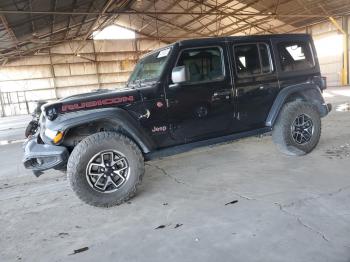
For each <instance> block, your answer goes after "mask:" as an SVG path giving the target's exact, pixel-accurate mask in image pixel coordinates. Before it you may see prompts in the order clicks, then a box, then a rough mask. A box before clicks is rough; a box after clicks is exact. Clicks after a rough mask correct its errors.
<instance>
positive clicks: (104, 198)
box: [67, 132, 145, 207]
mask: <svg viewBox="0 0 350 262" xmlns="http://www.w3.org/2000/svg"><path fill="white" fill-rule="evenodd" d="M110 149H111V150H118V151H119V152H122V154H123V155H124V156H125V158H126V159H127V161H128V163H129V166H130V173H129V177H128V179H127V180H126V182H125V183H124V184H123V185H122V186H121V187H120V188H119V189H118V190H117V191H115V192H112V193H101V192H98V191H96V190H94V189H93V188H92V187H91V186H90V185H89V183H88V181H87V179H86V167H87V165H88V162H89V161H90V159H91V158H92V157H93V156H94V155H95V154H97V153H98V152H100V151H103V150H110ZM144 170H145V169H144V159H143V156H142V153H141V151H140V149H139V148H138V146H137V145H136V144H135V143H134V142H133V141H131V140H130V139H129V138H128V137H126V136H124V135H122V134H119V133H115V132H99V133H96V134H93V135H90V136H88V137H87V138H85V139H84V140H82V141H81V142H80V143H79V144H78V145H77V146H76V147H75V148H74V150H73V151H72V153H71V155H70V157H69V160H68V164H67V177H68V180H69V182H70V185H71V187H72V189H73V191H74V192H75V193H76V195H77V196H78V197H79V198H80V199H81V200H82V201H83V202H85V203H87V204H89V205H92V206H97V207H112V206H115V205H120V204H122V203H123V202H125V201H128V200H129V199H130V198H132V197H133V196H134V195H135V194H136V191H137V187H138V186H139V185H140V184H141V181H142V177H143V175H144Z"/></svg>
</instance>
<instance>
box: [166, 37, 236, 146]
mask: <svg viewBox="0 0 350 262" xmlns="http://www.w3.org/2000/svg"><path fill="white" fill-rule="evenodd" d="M175 66H185V68H186V71H187V75H188V79H187V81H186V82H184V83H181V84H177V85H171V84H170V85H169V87H166V99H167V106H168V120H169V125H170V133H171V135H172V137H173V139H174V141H176V143H184V142H189V141H195V140H202V139H206V138H210V137H213V136H219V135H223V134H226V133H227V132H229V127H230V124H231V123H232V121H233V117H234V106H233V87H232V83H231V78H230V69H229V66H228V61H227V55H226V46H225V44H222V45H217V46H211V47H200V48H188V49H186V48H185V49H183V50H181V51H180V53H179V57H178V59H177V61H176V63H175ZM169 79H170V76H169ZM170 82H171V81H170Z"/></svg>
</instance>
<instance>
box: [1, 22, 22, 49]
mask: <svg viewBox="0 0 350 262" xmlns="http://www.w3.org/2000/svg"><path fill="white" fill-rule="evenodd" d="M0 20H1V23H2V24H3V25H4V27H5V30H6V31H7V33H8V34H9V36H10V38H11V39H12V42H13V45H14V47H15V48H16V49H17V51H18V52H19V51H20V50H19V47H18V39H17V37H16V35H15V33H14V32H13V31H12V29H11V28H10V26H9V24H8V22H7V19H6V17H5V16H4V15H0Z"/></svg>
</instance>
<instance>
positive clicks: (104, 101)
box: [42, 88, 141, 120]
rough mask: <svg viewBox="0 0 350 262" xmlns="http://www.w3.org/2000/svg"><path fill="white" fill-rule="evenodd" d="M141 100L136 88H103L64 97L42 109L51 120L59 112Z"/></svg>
mask: <svg viewBox="0 0 350 262" xmlns="http://www.w3.org/2000/svg"><path fill="white" fill-rule="evenodd" d="M139 100H141V95H140V93H139V92H138V91H137V90H136V89H129V88H125V89H120V90H106V89H102V90H97V91H93V92H90V93H84V94H79V95H74V96H69V97H66V98H62V99H60V100H58V101H57V102H53V103H49V104H46V105H44V106H43V107H42V110H43V112H44V114H45V115H46V116H47V117H48V118H49V120H54V119H55V118H56V117H57V116H58V115H59V114H65V113H70V112H75V111H80V110H93V109H99V108H106V107H120V106H125V105H128V104H131V103H133V102H136V101H139Z"/></svg>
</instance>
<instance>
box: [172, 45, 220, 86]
mask: <svg viewBox="0 0 350 262" xmlns="http://www.w3.org/2000/svg"><path fill="white" fill-rule="evenodd" d="M176 66H185V67H186V70H187V73H188V76H189V80H188V81H187V82H188V83H194V82H202V81H215V80H221V79H223V78H224V71H223V61H222V55H221V49H220V48H218V47H210V48H198V49H188V50H184V51H183V52H182V53H181V56H180V57H179V60H178V62H177V65H176Z"/></svg>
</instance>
